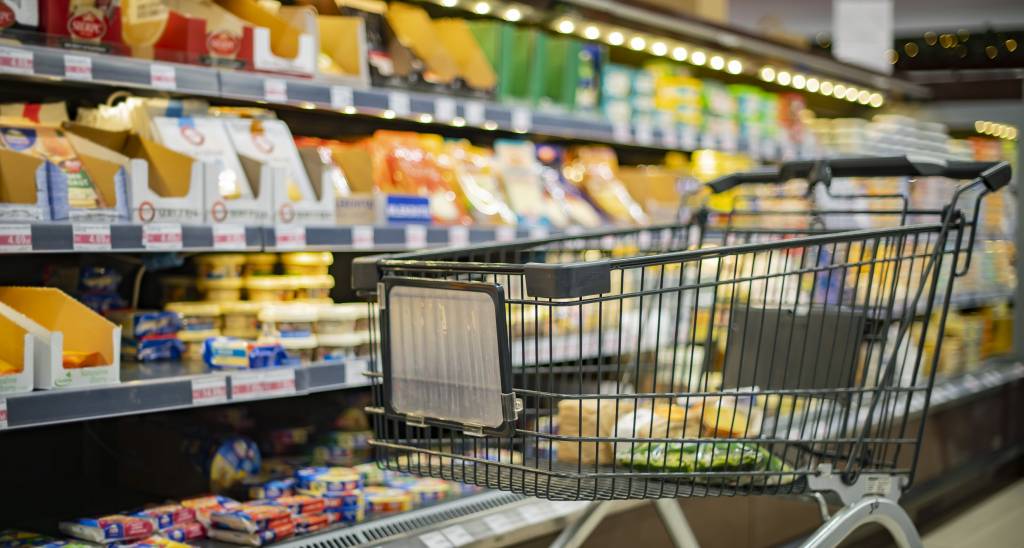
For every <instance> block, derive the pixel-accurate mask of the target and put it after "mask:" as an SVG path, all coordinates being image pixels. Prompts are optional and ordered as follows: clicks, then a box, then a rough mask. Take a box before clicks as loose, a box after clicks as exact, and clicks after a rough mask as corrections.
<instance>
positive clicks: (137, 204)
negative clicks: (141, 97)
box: [65, 124, 216, 224]
mask: <svg viewBox="0 0 1024 548" xmlns="http://www.w3.org/2000/svg"><path fill="white" fill-rule="evenodd" d="M65 129H66V130H67V133H68V138H69V140H70V141H71V143H72V146H74V147H75V150H76V151H77V152H78V153H79V155H80V157H82V162H83V163H84V164H85V165H86V166H87V167H89V166H90V165H95V166H96V169H98V170H101V171H100V173H101V174H106V173H126V174H128V176H127V179H128V181H127V185H126V189H127V192H126V196H125V198H124V201H125V203H126V204H127V205H126V209H129V210H130V212H131V213H130V217H129V218H130V220H131V222H133V223H151V222H158V223H159V222H175V223H184V224H195V223H201V222H203V190H204V181H205V179H204V177H205V176H206V175H207V174H206V170H205V166H203V164H202V162H199V161H196V160H194V159H192V158H190V157H189V156H187V155H185V154H181V153H179V152H175V151H173V150H171V149H169V148H167V147H165V146H163V145H160V144H157V143H155V142H153V141H150V140H148V139H145V138H142V137H139V136H138V135H135V134H132V133H129V132H127V131H105V130H101V129H96V128H91V127H88V126H83V125H80V124H65ZM86 158H88V161H87V160H86ZM89 173H90V174H92V173H93V171H90V172H89ZM213 185H214V186H216V181H214V182H213Z"/></svg>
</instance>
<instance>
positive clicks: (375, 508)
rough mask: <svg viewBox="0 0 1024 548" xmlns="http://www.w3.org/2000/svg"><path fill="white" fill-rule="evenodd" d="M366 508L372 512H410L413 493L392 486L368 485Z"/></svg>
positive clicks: (365, 491) (365, 492)
mask: <svg viewBox="0 0 1024 548" xmlns="http://www.w3.org/2000/svg"><path fill="white" fill-rule="evenodd" d="M364 494H365V496H366V509H367V510H368V511H370V512H371V513H380V514H384V513H390V512H408V511H409V510H412V495H410V494H409V493H406V492H405V491H402V490H401V489H394V488H391V487H367V488H366V489H365V490H364Z"/></svg>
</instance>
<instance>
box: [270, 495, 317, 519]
mask: <svg viewBox="0 0 1024 548" xmlns="http://www.w3.org/2000/svg"><path fill="white" fill-rule="evenodd" d="M274 504H279V505H281V506H284V507H285V508H287V509H288V511H289V512H291V513H292V515H293V516H305V515H309V514H322V513H323V511H324V509H325V508H326V502H325V501H324V499H322V498H320V497H313V496H309V495H292V496H289V497H278V498H276V499H274Z"/></svg>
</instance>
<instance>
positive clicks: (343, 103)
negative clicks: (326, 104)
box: [331, 86, 354, 109]
mask: <svg viewBox="0 0 1024 548" xmlns="http://www.w3.org/2000/svg"><path fill="white" fill-rule="evenodd" d="M351 106H354V103H353V102H352V88H350V87H348V86H331V108H338V109H341V108H345V107H351Z"/></svg>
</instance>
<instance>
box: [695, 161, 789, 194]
mask: <svg viewBox="0 0 1024 548" xmlns="http://www.w3.org/2000/svg"><path fill="white" fill-rule="evenodd" d="M783 180H784V179H783ZM778 182H781V181H780V179H779V169H778V168H775V167H763V168H759V169H756V170H754V171H745V172H742V173H731V174H729V175H723V176H721V177H719V178H717V179H715V180H714V181H711V182H710V183H708V187H709V188H711V192H714V193H715V194H717V193H719V192H725V191H726V190H729V189H732V188H736V187H738V186H740V185H744V184H764V183H778Z"/></svg>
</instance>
